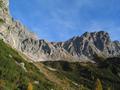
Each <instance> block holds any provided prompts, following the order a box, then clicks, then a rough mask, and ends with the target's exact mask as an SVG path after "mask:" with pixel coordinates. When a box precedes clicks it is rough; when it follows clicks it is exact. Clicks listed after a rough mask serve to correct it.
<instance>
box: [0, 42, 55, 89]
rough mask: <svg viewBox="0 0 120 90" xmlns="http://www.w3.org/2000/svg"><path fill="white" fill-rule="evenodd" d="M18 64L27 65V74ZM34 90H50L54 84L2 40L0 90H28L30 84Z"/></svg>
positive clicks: (0, 45)
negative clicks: (35, 82) (37, 82)
mask: <svg viewBox="0 0 120 90" xmlns="http://www.w3.org/2000/svg"><path fill="white" fill-rule="evenodd" d="M16 62H17V63H25V67H26V69H27V72H25V70H24V69H23V68H22V67H21V66H20V65H18V64H16ZM34 81H39V84H38V85H37V84H33V86H34V90H50V89H51V88H55V86H54V84H53V83H52V82H51V81H49V80H47V79H46V78H45V76H44V75H43V74H42V73H40V71H39V69H37V68H36V67H35V66H34V65H33V64H32V63H28V62H26V61H25V60H24V59H23V58H22V57H21V56H20V55H19V54H18V52H16V51H15V50H13V49H12V48H11V47H9V46H8V45H6V44H5V43H4V42H3V41H2V40H0V90H1V89H2V90H26V89H27V86H28V83H29V82H32V83H33V82H34Z"/></svg>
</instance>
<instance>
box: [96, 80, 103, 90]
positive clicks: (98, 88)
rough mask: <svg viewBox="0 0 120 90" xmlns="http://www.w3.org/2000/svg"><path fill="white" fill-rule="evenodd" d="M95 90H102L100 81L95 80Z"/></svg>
mask: <svg viewBox="0 0 120 90" xmlns="http://www.w3.org/2000/svg"><path fill="white" fill-rule="evenodd" d="M95 90H103V88H102V84H101V81H100V79H97V80H96V83H95Z"/></svg>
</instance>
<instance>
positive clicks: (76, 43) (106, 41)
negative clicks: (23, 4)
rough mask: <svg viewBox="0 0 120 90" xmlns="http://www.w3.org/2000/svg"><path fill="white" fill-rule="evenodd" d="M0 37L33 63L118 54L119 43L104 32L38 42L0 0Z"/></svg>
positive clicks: (4, 0)
mask: <svg viewBox="0 0 120 90" xmlns="http://www.w3.org/2000/svg"><path fill="white" fill-rule="evenodd" d="M1 6H2V7H1V8H0V21H1V25H0V37H1V38H2V39H3V40H4V41H5V42H6V43H8V44H10V45H11V46H12V47H13V48H16V49H17V50H19V51H21V52H23V53H24V54H26V55H27V56H29V57H30V58H31V59H32V60H33V61H35V62H39V61H46V60H50V61H56V60H69V61H91V60H90V59H94V57H95V56H96V55H100V56H105V57H114V56H118V55H120V43H119V41H111V39H110V36H109V34H108V33H107V32H104V31H100V32H92V33H89V32H86V33H84V34H83V35H82V36H76V37H73V38H71V39H69V40H67V41H65V42H48V41H46V40H42V39H38V38H37V36H36V35H35V34H34V33H32V32H30V31H28V30H27V29H26V27H25V26H23V25H22V24H21V23H20V22H18V21H15V20H14V19H13V18H12V17H11V16H10V14H9V8H8V7H9V1H8V0H1Z"/></svg>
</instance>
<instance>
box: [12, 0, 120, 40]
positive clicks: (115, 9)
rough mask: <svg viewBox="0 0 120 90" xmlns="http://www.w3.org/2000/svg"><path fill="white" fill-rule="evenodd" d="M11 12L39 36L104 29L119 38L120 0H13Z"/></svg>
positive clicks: (61, 36) (55, 36)
mask: <svg viewBox="0 0 120 90" xmlns="http://www.w3.org/2000/svg"><path fill="white" fill-rule="evenodd" d="M10 13H11V15H12V17H14V18H15V19H16V20H19V21H20V22H22V23H23V24H24V25H25V26H26V27H27V28H28V29H29V30H30V31H32V32H34V33H35V34H37V35H38V37H39V38H40V39H46V40H49V41H65V40H68V39H69V38H71V37H73V36H77V35H82V34H83V33H84V32H86V31H87V32H94V31H101V30H102V31H106V32H108V33H109V34H110V36H111V38H112V40H119V41H120V36H119V35H120V0H10Z"/></svg>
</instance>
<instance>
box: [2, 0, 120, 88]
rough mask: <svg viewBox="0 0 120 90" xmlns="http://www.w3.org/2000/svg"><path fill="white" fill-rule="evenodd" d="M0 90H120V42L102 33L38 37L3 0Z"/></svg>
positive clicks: (7, 2)
mask: <svg viewBox="0 0 120 90" xmlns="http://www.w3.org/2000/svg"><path fill="white" fill-rule="evenodd" d="M0 90H120V42H119V41H112V40H111V39H110V36H109V34H108V33H107V32H104V31H99V32H86V33H84V34H83V35H81V36H75V37H73V38H71V39H69V40H67V41H64V42H48V41H46V40H43V39H39V38H38V37H37V36H36V35H35V34H34V33H32V32H30V31H28V30H27V28H26V27H25V26H24V25H22V24H21V23H20V22H19V21H16V20H14V19H13V18H12V17H11V16H10V13H9V1H8V0H0Z"/></svg>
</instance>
